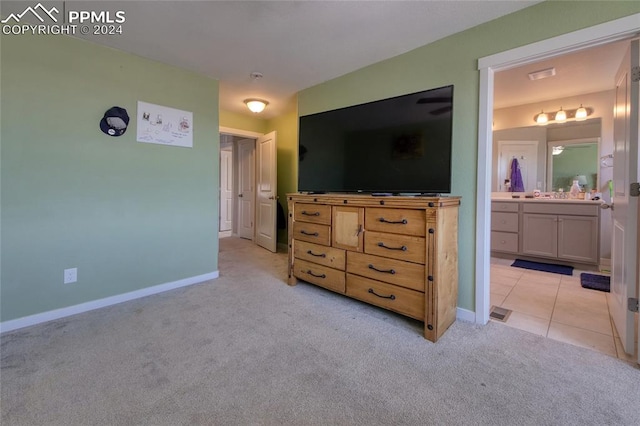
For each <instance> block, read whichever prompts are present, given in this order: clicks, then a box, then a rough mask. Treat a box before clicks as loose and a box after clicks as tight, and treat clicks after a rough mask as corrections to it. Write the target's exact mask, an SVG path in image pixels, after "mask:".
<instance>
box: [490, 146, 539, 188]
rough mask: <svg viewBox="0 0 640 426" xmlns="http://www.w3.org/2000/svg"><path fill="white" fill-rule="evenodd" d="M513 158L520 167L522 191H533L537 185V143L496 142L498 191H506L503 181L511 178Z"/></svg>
mask: <svg viewBox="0 0 640 426" xmlns="http://www.w3.org/2000/svg"><path fill="white" fill-rule="evenodd" d="M514 158H517V159H518V164H519V165H520V172H521V173H522V182H523V183H524V190H525V191H528V192H531V191H533V190H534V189H536V187H537V185H538V141H498V191H501V192H504V191H508V189H507V188H506V187H505V179H510V177H511V162H512V161H513V159H514ZM540 189H542V187H541V188H540Z"/></svg>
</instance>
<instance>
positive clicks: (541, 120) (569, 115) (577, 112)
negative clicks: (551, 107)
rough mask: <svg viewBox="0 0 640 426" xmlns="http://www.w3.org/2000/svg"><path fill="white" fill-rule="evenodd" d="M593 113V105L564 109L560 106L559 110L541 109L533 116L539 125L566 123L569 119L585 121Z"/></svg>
mask: <svg viewBox="0 0 640 426" xmlns="http://www.w3.org/2000/svg"><path fill="white" fill-rule="evenodd" d="M591 114H593V108H591V107H583V106H582V105H580V108H577V109H563V108H560V110H559V111H549V112H544V111H540V113H539V114H536V115H534V116H533V121H535V122H536V124H539V125H542V126H544V125H546V124H551V123H565V122H567V121H584V120H586V119H587V117H589V116H590V115H591Z"/></svg>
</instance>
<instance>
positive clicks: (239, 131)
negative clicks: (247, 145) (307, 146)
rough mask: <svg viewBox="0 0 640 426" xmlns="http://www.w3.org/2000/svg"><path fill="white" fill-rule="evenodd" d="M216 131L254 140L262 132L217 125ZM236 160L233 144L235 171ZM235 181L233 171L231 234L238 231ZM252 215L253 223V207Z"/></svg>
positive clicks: (235, 233) (235, 166)
mask: <svg viewBox="0 0 640 426" xmlns="http://www.w3.org/2000/svg"><path fill="white" fill-rule="evenodd" d="M218 133H219V134H220V133H224V134H227V135H231V136H239V137H243V138H248V139H255V140H257V139H258V138H259V137H261V136H263V134H262V133H258V132H252V131H249V130H242V129H236V128H233V127H225V126H219V127H218ZM254 152H255V147H254ZM219 161H220V149H218V162H219ZM237 162H238V158H237V155H236V150H235V146H234V155H233V166H234V168H235V169H236V171H237V170H239V169H238V167H237V166H238V164H237ZM254 180H255V176H254ZM236 183H237V181H236V175H235V171H234V182H233V196H234V207H236V208H235V213H236V214H235V215H234V218H233V226H232V234H233V235H237V233H238V228H237V225H238V218H237V212H238V209H237V201H238V200H237V198H238V188H237V187H236ZM218 214H219V213H218ZM253 215H254V218H253V219H254V223H255V209H254V212H253ZM219 220H220V219H219V218H218V221H219ZM252 241H253V242H255V236H254V238H253V239H252Z"/></svg>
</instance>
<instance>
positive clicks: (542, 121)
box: [536, 111, 549, 125]
mask: <svg viewBox="0 0 640 426" xmlns="http://www.w3.org/2000/svg"><path fill="white" fill-rule="evenodd" d="M548 121H549V117H548V116H547V114H545V113H544V112H543V111H540V114H538V116H537V117H536V123H538V124H541V125H544V124H547V122H548Z"/></svg>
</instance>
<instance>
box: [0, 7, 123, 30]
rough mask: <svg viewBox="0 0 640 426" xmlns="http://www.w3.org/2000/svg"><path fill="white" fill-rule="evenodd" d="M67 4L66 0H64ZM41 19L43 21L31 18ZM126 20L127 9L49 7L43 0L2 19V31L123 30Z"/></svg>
mask: <svg viewBox="0 0 640 426" xmlns="http://www.w3.org/2000/svg"><path fill="white" fill-rule="evenodd" d="M63 5H64V3H63ZM35 21H39V22H40V24H35V25H34V24H32V23H31V22H35ZM125 21H126V16H125V12H124V10H117V11H108V10H99V11H96V10H67V11H64V12H62V13H61V12H60V10H59V9H58V8H57V7H55V6H54V7H51V8H46V7H45V6H43V5H42V3H38V4H36V5H35V6H33V7H32V6H28V7H27V8H25V9H24V10H23V11H22V12H20V13H11V14H9V16H7V17H6V18H4V19H2V20H1V21H0V23H2V34H5V35H22V34H34V35H35V34H66V35H76V34H93V35H118V34H122V24H124V23H125Z"/></svg>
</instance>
